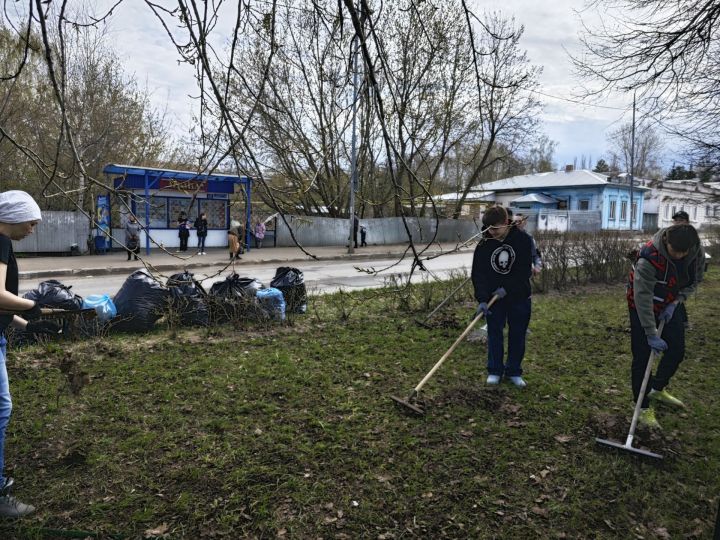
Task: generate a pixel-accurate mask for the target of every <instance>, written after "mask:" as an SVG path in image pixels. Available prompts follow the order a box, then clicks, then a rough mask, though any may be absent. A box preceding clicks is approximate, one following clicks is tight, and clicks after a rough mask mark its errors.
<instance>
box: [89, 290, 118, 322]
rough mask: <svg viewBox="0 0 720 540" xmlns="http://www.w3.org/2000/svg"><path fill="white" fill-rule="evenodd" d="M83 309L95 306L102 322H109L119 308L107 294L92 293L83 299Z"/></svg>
mask: <svg viewBox="0 0 720 540" xmlns="http://www.w3.org/2000/svg"><path fill="white" fill-rule="evenodd" d="M82 307H83V309H87V308H94V309H95V312H96V313H97V318H98V319H99V320H100V322H107V321H109V320H110V319H112V318H113V317H115V316H116V315H117V308H116V307H115V304H114V303H113V301H112V299H111V298H110V296H108V295H107V294H91V295H90V296H86V297H85V298H84V299H83V303H82Z"/></svg>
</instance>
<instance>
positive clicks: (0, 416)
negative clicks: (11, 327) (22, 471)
mask: <svg viewBox="0 0 720 540" xmlns="http://www.w3.org/2000/svg"><path fill="white" fill-rule="evenodd" d="M6 345H7V341H6V340H5V336H3V335H2V334H0V486H4V485H5V477H4V476H3V471H4V468H5V429H6V428H7V425H8V422H10V413H11V412H12V401H11V400H10V382H9V381H8V374H7V368H6V367H5V352H6Z"/></svg>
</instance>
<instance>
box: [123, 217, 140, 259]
mask: <svg viewBox="0 0 720 540" xmlns="http://www.w3.org/2000/svg"><path fill="white" fill-rule="evenodd" d="M140 230H141V228H140V224H139V223H138V221H137V219H135V214H132V213H130V215H129V216H128V220H127V223H126V224H125V250H126V251H127V257H128V258H127V260H128V261H129V260H130V256H131V255H133V254H134V255H135V260H136V261H137V260H138V253H140Z"/></svg>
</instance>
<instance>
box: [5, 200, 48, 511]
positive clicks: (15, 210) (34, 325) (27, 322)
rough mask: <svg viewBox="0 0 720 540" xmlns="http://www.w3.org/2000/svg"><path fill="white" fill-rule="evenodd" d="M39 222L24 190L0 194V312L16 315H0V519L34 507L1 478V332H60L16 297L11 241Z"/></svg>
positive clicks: (7, 397) (7, 388) (34, 307)
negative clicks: (18, 497) (11, 329)
mask: <svg viewBox="0 0 720 540" xmlns="http://www.w3.org/2000/svg"><path fill="white" fill-rule="evenodd" d="M41 219H42V215H41V214H40V207H39V206H38V205H37V203H36V202H35V201H34V200H33V198H32V197H31V196H30V195H28V194H27V193H25V192H24V191H6V192H4V193H0V312H14V313H18V314H19V315H13V314H10V315H0V518H18V517H22V516H25V515H27V514H29V513H31V512H33V511H34V510H35V507H33V506H31V505H29V504H25V503H22V502H20V501H19V500H17V499H16V498H15V497H13V496H12V495H11V494H10V487H11V486H12V485H13V479H12V478H8V477H6V476H4V465H5V459H4V458H5V454H4V447H5V430H6V428H7V425H8V422H9V421H10V413H11V412H12V401H11V399H10V385H9V382H8V374H7V368H6V367H5V354H6V344H7V341H6V339H5V330H6V329H7V328H8V327H9V326H13V327H15V328H19V329H22V330H25V331H26V332H29V333H31V334H53V333H55V334H56V333H58V332H59V331H60V327H59V326H58V325H57V324H55V323H53V322H51V321H40V320H36V319H38V318H39V317H40V314H41V312H40V306H39V305H38V304H37V303H36V302H34V301H33V300H28V299H26V298H21V297H20V296H18V277H19V274H18V266H17V260H16V259H15V254H14V252H13V245H12V241H13V240H22V239H23V238H25V237H26V236H28V235H30V234H32V232H33V230H34V229H35V226H36V225H37V224H38V222H39V221H40V220H41ZM20 315H21V316H20Z"/></svg>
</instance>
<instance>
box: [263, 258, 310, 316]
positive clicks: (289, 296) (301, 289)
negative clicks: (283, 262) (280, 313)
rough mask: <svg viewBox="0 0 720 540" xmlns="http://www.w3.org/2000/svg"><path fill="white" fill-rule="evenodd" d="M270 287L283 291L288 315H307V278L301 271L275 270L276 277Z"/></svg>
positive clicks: (290, 269) (284, 267) (285, 267)
mask: <svg viewBox="0 0 720 540" xmlns="http://www.w3.org/2000/svg"><path fill="white" fill-rule="evenodd" d="M270 286H271V287H275V288H276V289H280V290H281V291H282V293H283V296H284V297H285V304H286V307H285V311H286V312H287V313H305V312H306V311H307V290H306V289H305V277H304V276H303V273H302V272H301V271H300V270H298V269H297V268H291V267H289V266H281V267H280V268H278V269H277V270H275V277H274V278H273V279H272V281H271V282H270Z"/></svg>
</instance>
